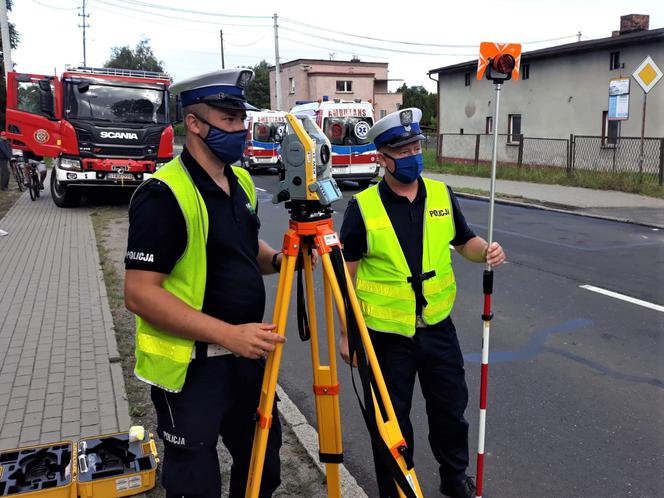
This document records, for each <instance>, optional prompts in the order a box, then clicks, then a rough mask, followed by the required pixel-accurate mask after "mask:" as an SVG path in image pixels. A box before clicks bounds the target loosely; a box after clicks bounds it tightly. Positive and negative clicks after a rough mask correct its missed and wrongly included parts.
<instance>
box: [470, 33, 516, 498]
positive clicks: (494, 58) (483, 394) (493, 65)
mask: <svg viewBox="0 0 664 498" xmlns="http://www.w3.org/2000/svg"><path fill="white" fill-rule="evenodd" d="M520 61H521V44H519V43H495V42H482V43H481V44H480V56H479V59H478V61H477V79H478V80H481V79H483V78H484V77H486V78H487V79H488V80H490V81H492V82H493V84H494V89H495V102H496V103H495V111H494V115H493V121H494V126H493V153H492V154H491V195H490V198H489V226H488V235H487V243H488V245H487V253H488V250H489V247H490V246H491V243H492V242H493V208H494V205H495V197H496V163H497V158H498V128H499V127H498V122H499V118H500V90H501V88H502V83H503V82H504V81H508V80H511V79H515V80H517V79H519V65H520ZM482 287H483V290H484V310H483V311H482V322H483V327H482V367H481V373H480V420H479V431H478V436H477V488H476V496H477V497H481V496H482V489H483V487H484V439H485V435H486V409H487V384H488V377H489V336H490V331H491V319H492V318H493V312H492V311H491V294H492V293H493V270H492V269H491V265H490V264H488V263H487V265H486V268H485V270H484V275H483V280H482Z"/></svg>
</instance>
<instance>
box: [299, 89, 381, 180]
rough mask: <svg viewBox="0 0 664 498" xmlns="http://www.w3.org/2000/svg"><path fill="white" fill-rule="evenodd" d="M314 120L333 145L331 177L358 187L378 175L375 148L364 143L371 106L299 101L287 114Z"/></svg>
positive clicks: (337, 100) (371, 121)
mask: <svg viewBox="0 0 664 498" xmlns="http://www.w3.org/2000/svg"><path fill="white" fill-rule="evenodd" d="M290 112H291V113H293V114H295V115H296V116H300V115H308V116H311V117H312V118H314V119H315V121H316V124H318V126H319V127H320V128H321V130H323V132H324V133H325V135H327V137H328V138H329V139H330V143H331V144H332V176H334V178H335V179H337V180H354V181H356V182H357V183H358V184H359V185H360V187H361V188H365V187H367V186H369V184H370V182H371V180H372V179H373V178H375V177H376V176H378V161H377V160H376V147H375V146H374V144H373V143H372V142H370V141H369V140H367V134H368V133H369V128H371V127H372V126H373V123H374V120H373V105H372V104H371V102H367V101H362V100H360V99H356V100H350V101H349V100H340V99H334V100H332V101H328V100H322V101H318V102H300V103H298V104H296V105H295V106H294V107H293V108H292V109H291V111H290Z"/></svg>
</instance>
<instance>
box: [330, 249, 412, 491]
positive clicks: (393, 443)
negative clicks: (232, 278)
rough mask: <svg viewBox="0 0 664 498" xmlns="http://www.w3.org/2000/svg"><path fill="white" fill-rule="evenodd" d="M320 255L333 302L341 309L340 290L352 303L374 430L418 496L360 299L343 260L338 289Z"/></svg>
mask: <svg viewBox="0 0 664 498" xmlns="http://www.w3.org/2000/svg"><path fill="white" fill-rule="evenodd" d="M321 259H322V263H323V269H324V271H325V273H326V274H327V275H328V278H329V282H330V286H331V289H332V293H333V295H334V298H335V301H336V304H337V308H339V309H345V303H344V299H343V296H344V294H347V296H348V298H349V300H350V303H351V307H352V310H350V311H351V312H352V313H353V316H354V317H355V321H356V323H357V326H358V330H359V333H360V338H361V340H362V344H363V346H364V350H365V352H366V356H367V362H368V364H369V368H370V370H371V373H372V375H373V378H374V381H375V385H376V387H377V389H378V393H376V392H375V391H374V390H373V388H372V401H373V404H374V408H375V414H376V423H377V426H378V431H379V433H380V436H381V437H382V439H383V441H385V444H386V445H387V447H388V448H389V449H390V452H391V453H392V456H393V457H394V459H395V460H396V461H397V464H398V465H399V468H400V469H401V471H402V473H403V474H404V476H405V478H406V480H407V481H408V483H409V484H410V487H411V488H412V491H413V492H414V493H415V495H416V496H419V497H421V496H422V490H421V489H420V485H419V482H418V481H417V476H416V475H415V469H414V468H411V469H408V465H407V463H406V460H405V458H404V455H403V454H402V453H401V452H400V451H399V450H400V448H402V447H404V446H405V441H404V438H403V435H402V433H401V429H400V427H399V422H398V420H397V417H396V414H395V412H394V407H393V406H392V401H391V400H390V396H389V393H388V391H387V386H386V385H385V379H384V378H383V375H382V373H381V370H380V365H379V363H378V358H377V357H376V353H375V351H374V348H373V345H372V343H371V338H370V337H369V331H368V330H367V326H366V324H365V322H364V317H363V316H362V310H361V309H360V303H359V302H358V300H357V296H356V295H355V289H354V288H353V285H352V283H351V282H352V281H351V279H350V275H349V274H348V269H347V268H346V265H345V264H344V265H343V271H344V272H345V280H346V288H345V289H341V287H340V284H339V281H338V280H337V277H336V275H335V273H334V267H333V265H332V261H331V259H330V254H329V253H326V254H323V255H322V257H321ZM343 318H344V317H343V316H342V319H343ZM377 397H379V398H380V400H381V401H382V406H383V408H384V410H385V415H386V418H383V416H382V415H381V410H380V409H379V406H378V400H377ZM397 489H398V491H399V496H402V497H405V496H406V494H405V493H404V492H403V491H402V490H401V488H400V487H399V486H397Z"/></svg>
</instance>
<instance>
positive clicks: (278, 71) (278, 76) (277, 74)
mask: <svg viewBox="0 0 664 498" xmlns="http://www.w3.org/2000/svg"><path fill="white" fill-rule="evenodd" d="M0 1H2V0H0ZM273 18H274V67H275V71H274V80H275V82H276V84H277V109H276V110H277V111H280V110H281V66H280V64H279V25H278V24H277V14H274V16H273Z"/></svg>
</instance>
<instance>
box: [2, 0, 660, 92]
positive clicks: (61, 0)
mask: <svg viewBox="0 0 664 498" xmlns="http://www.w3.org/2000/svg"><path fill="white" fill-rule="evenodd" d="M82 2H83V0H16V1H15V2H14V9H13V11H12V12H10V13H9V18H10V21H12V22H13V23H15V24H16V27H17V29H18V31H19V33H20V35H21V43H20V44H19V47H18V49H17V50H15V51H14V52H13V54H12V57H13V60H14V63H15V64H16V66H15V67H16V69H17V70H18V71H25V72H31V73H39V74H41V73H45V74H53V72H54V71H56V72H57V73H61V72H62V71H63V70H64V68H65V65H66V64H70V65H74V66H75V65H81V64H82V62H83V42H82V40H83V37H82V30H81V29H80V28H79V27H78V25H79V24H81V21H82V19H81V17H79V16H78V14H79V13H81V9H80V7H81V5H82ZM188 5H190V6H191V8H192V9H193V11H187V10H186V9H187V8H188ZM661 5H662V3H661V0H632V1H630V2H629V3H628V4H627V3H626V2H624V1H618V0H601V1H599V0H585V1H579V0H556V1H555V2H553V1H551V2H540V1H533V0H512V1H503V2H489V1H487V0H479V1H475V2H469V1H466V2H463V1H462V2H422V1H420V2H412V1H410V2H407V3H403V4H401V3H397V2H393V1H382V2H369V1H366V0H364V1H362V0H354V1H350V0H333V1H330V2H321V1H320V0H317V1H315V2H305V1H302V0H285V1H269V2H268V1H264V0H251V1H247V0H245V1H244V2H232V3H231V2H220V1H213V0H198V1H196V2H192V1H189V2H182V1H181V0H87V3H86V11H87V13H89V15H90V17H89V19H87V21H88V23H89V24H90V25H91V27H90V28H89V29H88V30H87V63H88V66H102V65H103V64H104V62H105V61H106V60H107V59H108V58H109V56H110V53H111V48H112V47H114V46H122V45H130V46H131V47H134V46H135V45H136V43H137V42H138V41H139V39H140V38H142V37H146V38H149V39H150V44H151V46H152V48H153V50H154V52H155V54H156V56H157V57H158V58H159V59H161V60H162V61H163V62H164V64H165V67H166V70H167V71H168V72H169V73H170V74H171V75H172V76H173V78H174V79H175V80H178V79H182V78H187V77H190V76H193V75H195V74H199V73H204V72H208V71H212V70H215V69H219V68H221V55H220V52H221V51H220V41H219V30H220V29H223V31H224V49H225V62H226V68H230V67H236V66H253V65H254V64H256V63H258V62H260V61H261V60H262V59H265V60H266V61H268V62H269V63H270V64H274V56H275V54H274V29H273V20H272V15H273V14H274V13H276V14H277V15H278V16H279V51H280V58H281V62H282V63H283V62H288V61H290V60H293V59H298V58H313V59H330V58H331V57H332V58H334V59H335V60H348V59H350V58H351V57H352V56H353V55H357V56H358V57H359V58H360V59H361V60H363V61H378V62H389V77H390V78H393V79H395V80H403V81H404V82H406V83H407V84H408V85H423V86H425V87H426V88H427V89H429V90H430V91H435V83H434V82H433V81H431V80H430V79H429V78H428V76H427V72H428V71H429V70H431V69H434V68H438V67H441V66H445V65H448V64H454V63H457V62H463V61H466V60H471V59H476V58H477V53H478V47H479V43H480V42H481V41H499V42H521V43H523V44H524V46H523V50H524V52H525V51H528V50H534V49H537V48H543V47H546V46H553V45H560V44H563V43H569V42H573V41H575V40H576V34H577V33H578V32H579V31H580V32H581V34H582V38H581V39H582V40H589V39H595V38H603V37H606V36H610V35H611V31H612V30H615V29H618V28H619V24H620V16H621V15H624V14H630V13H638V14H649V15H650V28H651V29H653V28H661V27H664V9H663V8H662V7H661ZM409 7H412V8H409ZM243 16H247V17H243ZM344 33H345V34H344ZM348 35H358V36H354V37H353V36H348ZM361 37H367V38H374V39H373V40H372V39H366V38H361ZM375 39H382V40H392V41H400V42H409V43H410V44H405V43H388V42H386V41H378V40H375ZM551 39H557V40H555V41H547V42H541V40H551ZM537 41H540V42H539V43H529V42H537ZM417 43H420V44H433V45H447V47H444V46H426V45H416V44H417ZM451 45H456V46H451ZM399 50H400V51H402V52H420V53H399V52H398V51H399ZM428 54H431V55H428ZM401 83H402V82H401V81H397V82H394V83H392V84H391V85H390V90H394V89H395V88H396V87H397V86H398V85H400V84H401Z"/></svg>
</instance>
